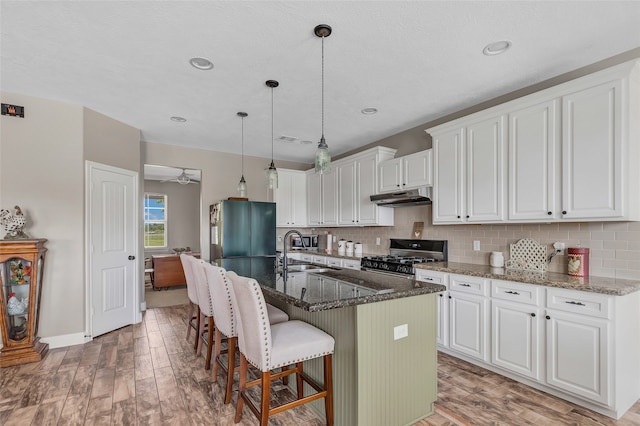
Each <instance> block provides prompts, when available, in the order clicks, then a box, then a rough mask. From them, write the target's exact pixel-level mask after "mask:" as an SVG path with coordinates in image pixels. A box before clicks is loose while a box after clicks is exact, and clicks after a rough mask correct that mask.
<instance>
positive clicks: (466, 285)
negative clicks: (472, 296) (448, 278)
mask: <svg viewBox="0 0 640 426" xmlns="http://www.w3.org/2000/svg"><path fill="white" fill-rule="evenodd" d="M460 286H461V287H471V286H470V285H469V284H465V283H460Z"/></svg>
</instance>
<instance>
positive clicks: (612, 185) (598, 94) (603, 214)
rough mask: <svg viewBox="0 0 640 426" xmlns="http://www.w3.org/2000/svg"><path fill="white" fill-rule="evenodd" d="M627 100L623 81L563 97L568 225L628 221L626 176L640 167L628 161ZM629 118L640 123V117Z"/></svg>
mask: <svg viewBox="0 0 640 426" xmlns="http://www.w3.org/2000/svg"><path fill="white" fill-rule="evenodd" d="M622 97H623V94H622V81H621V80H613V81H609V82H606V83H604V84H600V85H597V86H594V87H589V88H586V89H584V90H580V91H577V92H575V93H571V94H569V95H565V96H563V97H562V142H563V143H562V177H563V182H562V210H563V211H562V212H561V213H562V217H563V218H565V219H583V218H603V219H605V218H622V217H624V214H625V212H624V201H623V196H622V190H623V185H624V183H623V179H624V175H625V173H626V171H627V168H628V167H629V166H631V167H634V168H637V167H638V162H637V161H635V162H633V163H631V164H629V165H627V164H626V163H625V162H624V161H623V155H624V152H623V150H624V147H623V145H622V143H623V134H622V120H623V119H625V118H624V111H623V107H622ZM629 118H630V119H631V120H634V121H638V119H639V118H638V115H636V116H635V117H629ZM634 143H635V144H638V143H640V141H638V140H635V141H634ZM636 160H638V157H636ZM636 184H637V181H636Z"/></svg>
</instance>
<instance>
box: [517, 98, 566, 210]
mask: <svg viewBox="0 0 640 426" xmlns="http://www.w3.org/2000/svg"><path fill="white" fill-rule="evenodd" d="M559 114H560V108H559V101H558V99H552V100H550V101H544V102H541V103H536V104H534V105H531V106H526V107H523V108H522V109H519V110H517V111H513V112H510V113H509V148H508V149H509V184H508V186H509V214H508V219H509V220H518V221H519V220H526V221H536V220H537V221H547V220H551V219H554V218H556V217H558V216H559V215H560V211H561V210H560V208H559V207H560V198H559V197H560V187H559V185H560V125H559V124H560V123H559Z"/></svg>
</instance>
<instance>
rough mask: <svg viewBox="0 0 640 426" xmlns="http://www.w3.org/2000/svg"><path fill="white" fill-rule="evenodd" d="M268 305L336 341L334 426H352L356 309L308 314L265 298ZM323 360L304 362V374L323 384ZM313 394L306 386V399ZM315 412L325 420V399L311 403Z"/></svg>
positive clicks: (355, 403) (292, 384) (354, 419)
mask: <svg viewBox="0 0 640 426" xmlns="http://www.w3.org/2000/svg"><path fill="white" fill-rule="evenodd" d="M267 299H268V300H267V301H268V302H269V303H272V304H274V305H275V306H277V307H279V308H280V309H282V310H284V311H285V312H286V313H287V314H288V315H289V318H290V319H298V320H302V321H305V322H308V323H309V324H311V325H314V326H316V327H318V328H319V329H321V330H323V331H324V332H326V333H328V334H330V335H331V336H333V338H334V339H335V342H336V344H335V352H334V354H333V392H334V398H333V404H334V419H335V422H334V423H335V425H336V426H354V425H357V424H363V423H358V421H357V417H356V416H357V406H358V392H357V378H356V374H357V369H356V365H357V364H356V347H355V345H356V308H355V307H345V308H339V309H330V310H326V311H320V312H307V311H305V310H302V309H300V308H297V307H295V306H292V305H288V304H284V303H282V302H281V301H278V300H275V299H272V298H268V297H267ZM323 368H324V367H323V363H322V358H319V359H314V360H310V361H305V363H304V370H305V372H306V373H307V374H308V375H309V376H310V377H312V378H313V379H314V380H315V381H316V382H318V383H320V384H323V382H324V381H323V372H324V369H323ZM289 386H290V387H292V388H293V389H295V380H289ZM313 392H315V391H314V390H313V389H312V388H311V387H310V386H308V385H305V395H311V394H312V393H313ZM309 405H311V406H312V408H313V409H314V411H315V412H316V413H318V415H319V416H320V417H321V418H324V399H319V400H316V401H313V402H311V403H310V404H309Z"/></svg>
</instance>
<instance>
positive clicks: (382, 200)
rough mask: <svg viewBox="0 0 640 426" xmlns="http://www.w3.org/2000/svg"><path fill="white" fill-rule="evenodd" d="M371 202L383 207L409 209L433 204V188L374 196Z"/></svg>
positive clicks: (425, 187)
mask: <svg viewBox="0 0 640 426" xmlns="http://www.w3.org/2000/svg"><path fill="white" fill-rule="evenodd" d="M370 198H371V202H372V203H374V204H377V205H379V206H382V207H409V206H421V205H424V204H431V187H427V186H424V187H422V188H417V189H409V190H406V191H402V192H390V193H386V194H377V195H372V196H371V197H370Z"/></svg>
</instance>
